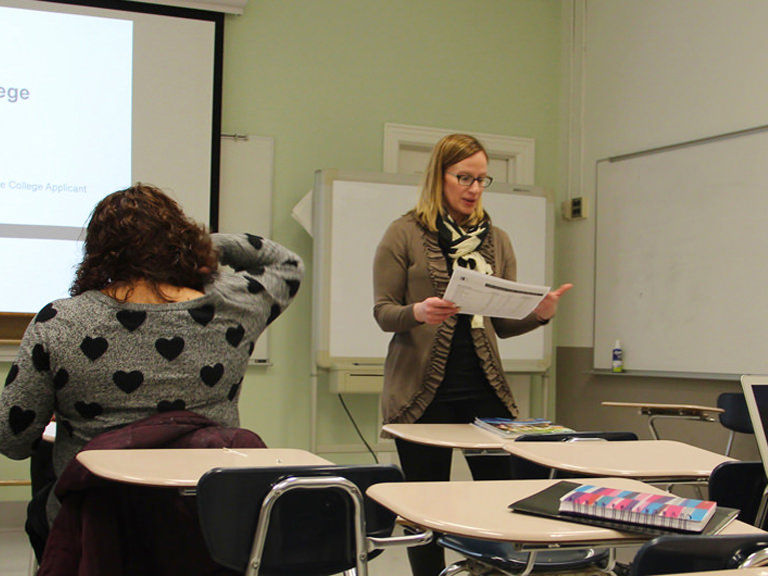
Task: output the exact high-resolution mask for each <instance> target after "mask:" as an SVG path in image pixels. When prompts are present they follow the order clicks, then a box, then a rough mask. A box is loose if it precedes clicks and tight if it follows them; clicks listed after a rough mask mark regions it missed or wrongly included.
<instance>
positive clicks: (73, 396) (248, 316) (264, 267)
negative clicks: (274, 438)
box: [0, 234, 304, 476]
mask: <svg viewBox="0 0 768 576" xmlns="http://www.w3.org/2000/svg"><path fill="white" fill-rule="evenodd" d="M213 240H214V244H215V246H216V248H217V249H218V252H219V259H220V261H221V263H222V264H223V265H224V266H222V267H221V268H220V269H219V272H218V273H217V274H216V276H215V277H214V280H213V281H212V282H211V283H210V284H209V285H208V286H206V288H205V296H203V297H201V298H198V299H195V300H191V301H188V302H177V303H169V304H130V303H120V302H118V301H116V300H114V299H112V298H110V297H108V296H106V295H104V294H102V293H101V292H99V291H95V290H94V291H89V292H85V293H83V294H81V295H79V296H75V297H73V298H66V299H62V300H56V301H54V302H52V303H50V304H48V305H47V306H45V307H44V308H43V309H42V310H41V311H40V312H38V314H37V315H36V316H35V318H34V320H33V321H32V322H31V323H30V325H29V327H28V328H27V331H26V333H25V335H24V339H23V340H22V343H21V346H20V348H19V353H18V356H17V358H16V360H15V362H14V363H13V364H12V365H11V368H10V371H9V372H8V376H7V378H6V382H5V387H4V388H3V391H2V394H1V395H0V452H2V453H3V454H5V455H6V456H8V457H10V458H13V459H23V458H27V457H29V456H30V455H31V453H32V451H33V447H34V446H35V445H36V444H37V442H39V440H40V437H41V434H42V432H43V429H44V428H45V426H46V425H47V424H48V422H49V421H50V419H51V417H52V416H54V415H55V418H56V424H57V427H56V428H57V429H56V441H55V443H54V449H53V453H54V456H53V459H54V470H55V472H56V475H57V476H59V475H60V474H61V472H62V470H63V469H64V467H65V466H66V465H67V463H68V462H69V461H70V460H71V459H72V458H73V457H74V456H75V454H76V453H77V451H78V450H80V449H81V448H82V447H83V446H84V445H85V444H86V443H87V442H88V441H89V440H91V439H92V438H94V437H96V436H98V435H99V434H101V433H102V432H106V431H109V430H113V429H115V428H119V427H121V426H124V425H126V424H129V423H131V422H135V421H136V420H140V419H142V418H145V417H147V416H150V415H152V414H154V413H157V412H158V411H168V410H190V411H192V412H196V413H198V414H200V415H202V416H205V417H207V418H209V419H211V420H213V421H215V422H217V423H220V424H221V425H223V426H228V427H236V426H239V414H238V406H237V403H238V398H239V394H240V386H241V384H242V381H243V376H244V374H245V371H246V368H247V365H248V359H249V357H250V354H251V352H252V351H253V346H254V343H255V341H256V339H257V338H258V337H259V334H261V333H262V332H263V330H264V329H265V328H266V327H267V325H268V324H269V323H270V322H272V321H273V320H274V319H275V318H276V317H277V316H278V315H279V314H280V313H281V312H282V311H283V310H284V309H285V307H286V306H287V305H288V304H289V302H290V301H291V300H292V299H293V297H294V296H295V294H296V292H297V291H298V289H299V284H300V282H301V280H302V278H303V274H304V266H303V263H302V261H301V258H300V257H299V256H297V255H296V254H294V253H293V252H291V251H289V250H288V249H286V248H284V247H283V246H281V245H279V244H277V243H275V242H272V241H270V240H267V239H263V238H260V237H258V236H253V235H246V234H242V235H226V234H214V235H213Z"/></svg>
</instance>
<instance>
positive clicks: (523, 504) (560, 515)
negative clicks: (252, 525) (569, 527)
mask: <svg viewBox="0 0 768 576" xmlns="http://www.w3.org/2000/svg"><path fill="white" fill-rule="evenodd" d="M579 486H581V484H579V483H577V482H570V481H566V480H563V481H560V482H557V483H556V484H553V485H552V486H549V487H548V488H545V489H544V490H541V491H540V492H537V493H536V494H532V495H531V496H528V497H527V498H523V499H521V500H518V501H517V502H513V503H512V504H510V505H509V509H510V510H512V511H513V512H518V513H520V514H532V515H534V516H543V517H546V518H553V519H557V520H564V521H566V522H576V523H578V524H590V525H593V526H601V527H603V528H612V529H614V530H620V531H622V532H632V533H638V534H642V535H644V536H648V537H653V536H661V535H664V534H691V533H692V532H690V531H687V530H681V529H679V528H669V527H663V526H651V525H648V524H636V523H632V522H625V521H621V520H613V519H610V518H596V517H590V516H575V515H573V514H567V513H564V512H561V511H560V498H562V497H563V496H565V495H566V494H567V493H568V492H570V491H571V490H574V489H575V488H578V487H579ZM738 513H739V511H738V510H736V509H735V508H726V507H725V506H718V507H717V508H716V510H715V512H714V514H713V515H712V518H710V520H709V522H707V524H706V526H705V527H704V529H703V530H702V531H701V532H700V534H717V533H718V532H720V531H721V530H722V529H723V528H725V527H726V526H727V525H728V524H730V523H731V522H732V521H733V520H735V519H736V516H737V515H738Z"/></svg>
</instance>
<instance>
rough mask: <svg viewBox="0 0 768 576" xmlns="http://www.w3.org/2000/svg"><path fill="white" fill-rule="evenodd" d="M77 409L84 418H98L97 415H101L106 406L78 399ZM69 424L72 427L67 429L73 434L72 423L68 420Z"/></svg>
mask: <svg viewBox="0 0 768 576" xmlns="http://www.w3.org/2000/svg"><path fill="white" fill-rule="evenodd" d="M75 410H77V413H78V414H80V416H82V417H83V418H87V419H88V420H93V419H94V418H96V416H99V415H100V414H101V413H102V412H104V408H102V407H101V404H99V403H98V402H83V401H81V400H78V401H77V402H75ZM67 424H69V426H70V428H69V430H67V431H68V432H69V433H70V435H71V434H72V431H71V430H72V424H70V423H69V422H67Z"/></svg>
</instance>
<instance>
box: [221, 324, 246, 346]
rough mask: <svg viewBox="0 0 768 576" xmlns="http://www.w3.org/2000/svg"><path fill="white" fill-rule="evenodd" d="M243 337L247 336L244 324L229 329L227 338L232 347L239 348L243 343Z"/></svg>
mask: <svg viewBox="0 0 768 576" xmlns="http://www.w3.org/2000/svg"><path fill="white" fill-rule="evenodd" d="M243 336H245V328H243V325H242V324H238V325H237V326H236V327H234V328H227V335H226V338H227V342H229V345H230V346H233V347H234V348H237V347H238V346H239V345H240V342H242V340H243Z"/></svg>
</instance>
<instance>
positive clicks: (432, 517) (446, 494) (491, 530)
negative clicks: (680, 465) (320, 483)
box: [367, 478, 763, 549]
mask: <svg viewBox="0 0 768 576" xmlns="http://www.w3.org/2000/svg"><path fill="white" fill-rule="evenodd" d="M555 482H557V481H556V480H500V481H497V480H487V481H481V482H476V481H466V482H459V481H454V482H392V483H385V484H376V485H374V486H371V487H370V488H368V490H367V494H368V495H369V496H370V497H371V498H373V499H374V500H376V501H377V502H379V503H380V504H382V505H384V506H386V507H387V508H389V509H390V510H392V511H393V512H394V513H396V514H397V515H398V516H400V517H401V518H402V519H403V520H405V521H406V522H410V523H413V524H415V525H418V526H421V527H424V528H430V529H432V530H434V531H436V532H440V533H444V534H452V535H456V536H468V537H471V538H481V539H485V540H497V541H506V542H512V543H517V544H519V545H520V548H525V549H536V548H547V547H551V546H578V545H582V546H583V545H596V544H598V543H601V544H605V545H608V546H630V545H637V544H638V543H640V542H644V541H646V540H648V538H647V537H644V536H642V535H638V534H630V533H628V532H619V531H617V530H611V529H609V528H601V527H598V526H590V525H587V524H579V523H576V522H565V521H562V520H556V519H551V518H543V517H538V516H531V515H526V514H518V513H515V512H511V511H510V510H509V509H508V508H507V506H508V505H509V504H511V503H513V502H516V501H518V500H520V499H522V498H525V497H527V496H530V495H532V494H535V493H536V492H539V491H540V490H543V489H544V488H547V487H548V486H551V485H552V484H553V483H555ZM596 482H599V483H600V484H601V485H605V486H609V487H612V488H621V489H628V490H638V491H643V492H660V493H663V492H664V491H663V490H659V489H657V488H655V487H653V486H650V485H648V484H644V483H642V482H639V481H637V480H631V479H627V478H599V479H598V480H596ZM762 532H763V531H762V530H760V529H758V528H755V527H754V526H751V525H749V524H745V523H743V522H740V521H734V522H732V523H731V524H729V525H728V526H726V528H725V529H724V530H723V532H722V534H760V533H762Z"/></svg>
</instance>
